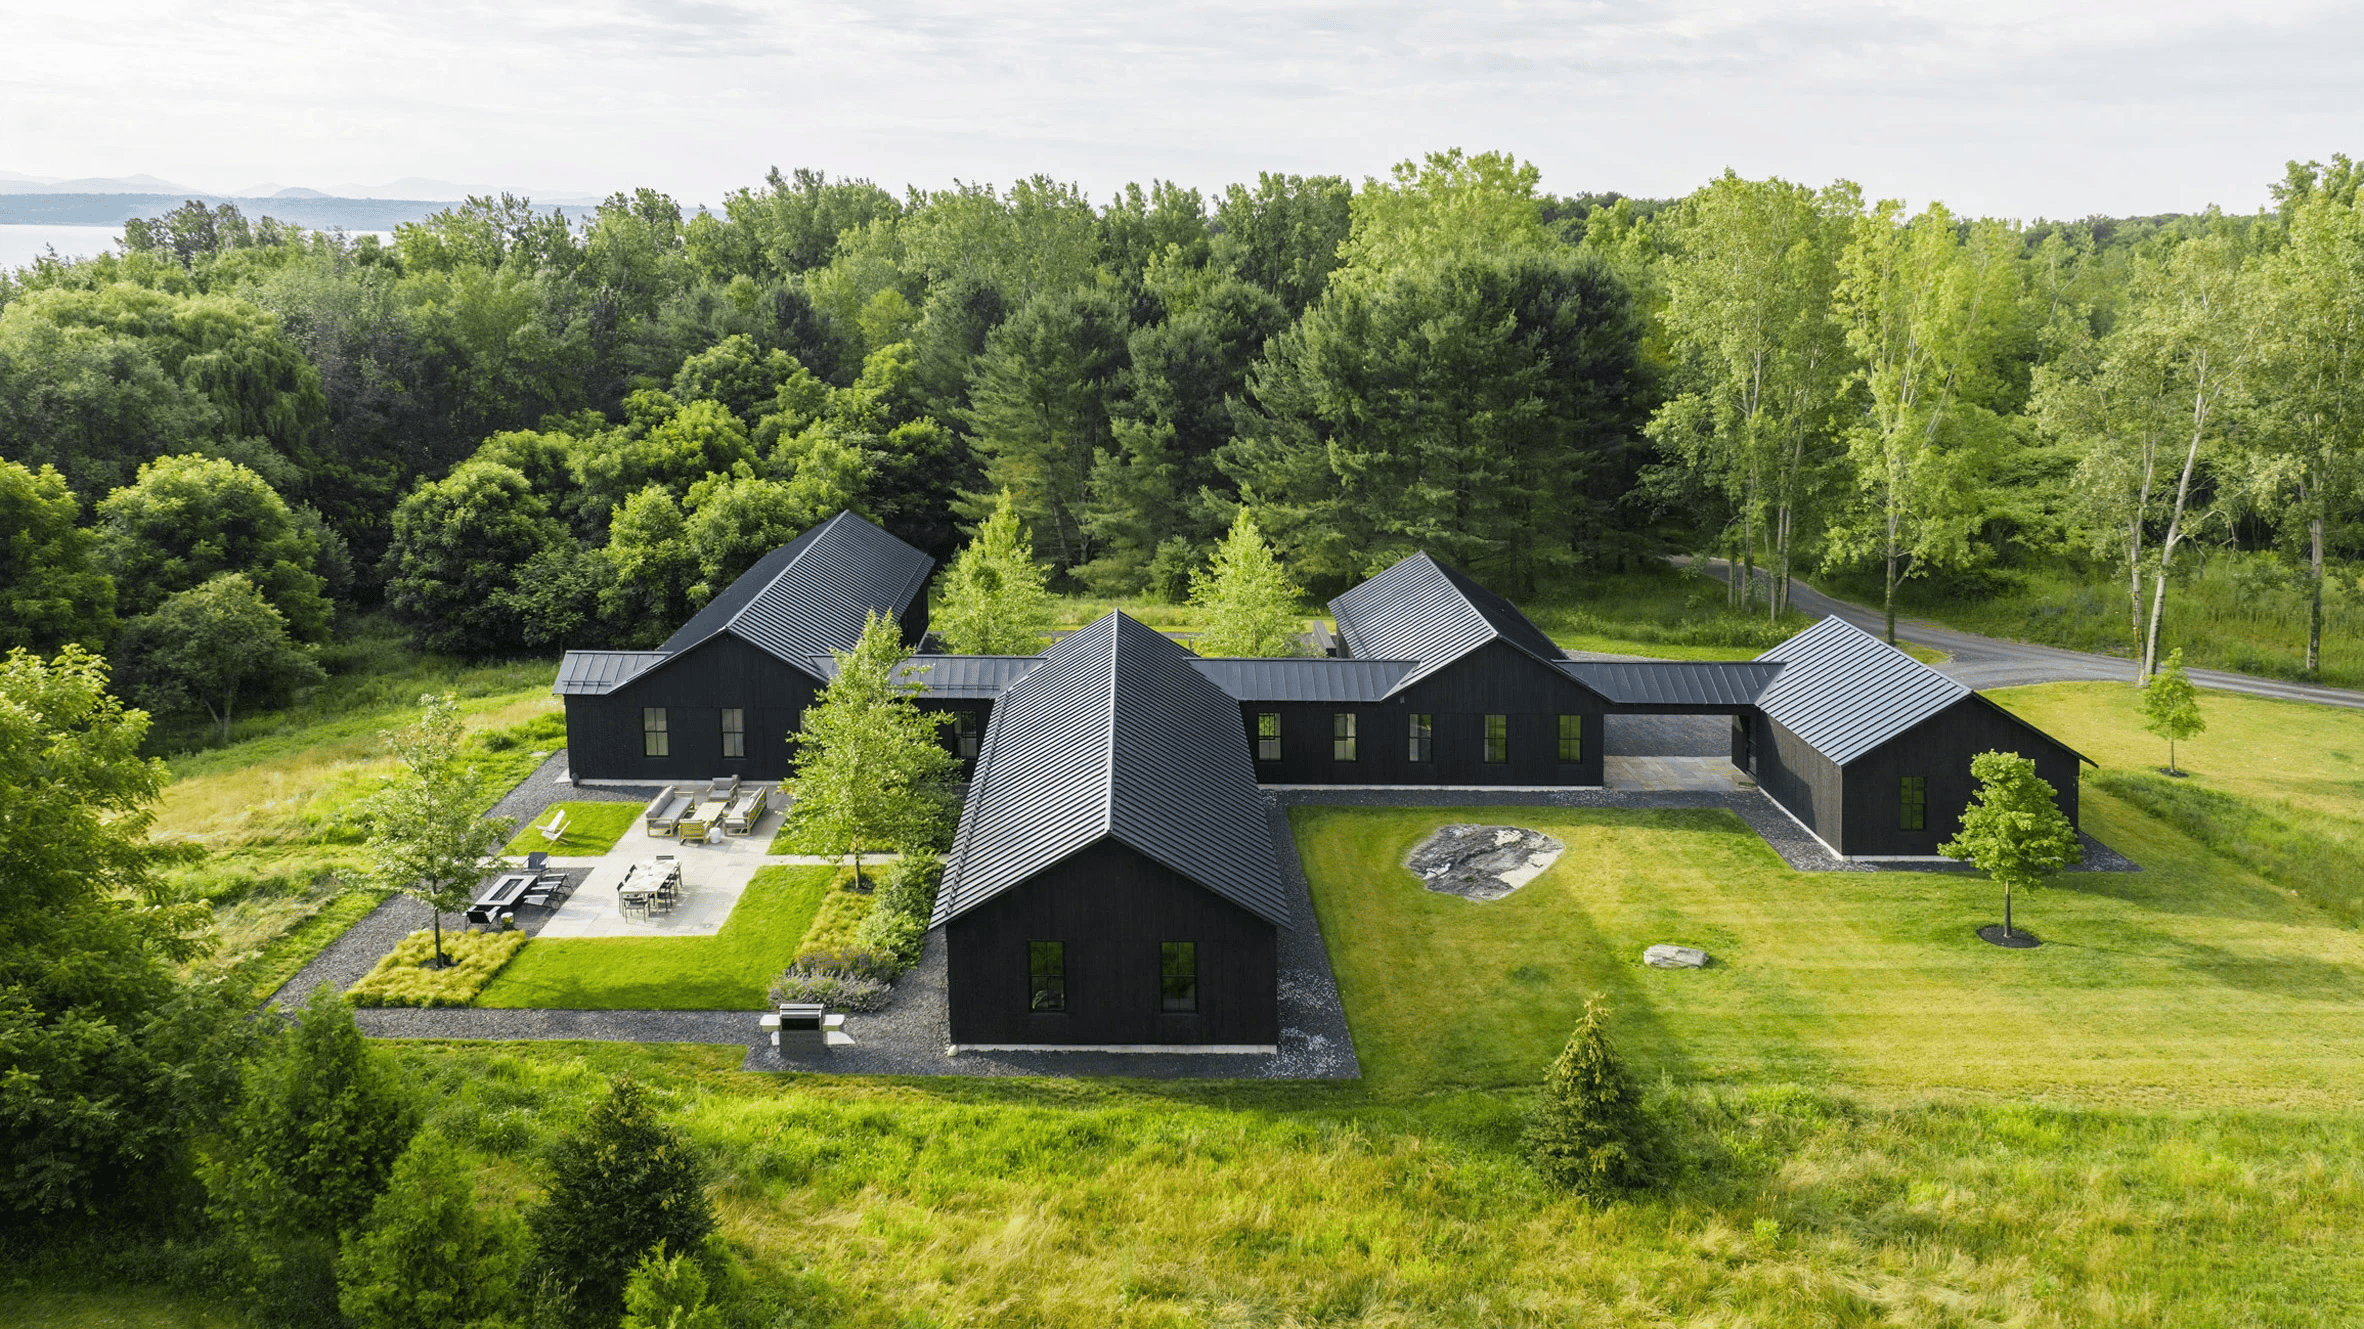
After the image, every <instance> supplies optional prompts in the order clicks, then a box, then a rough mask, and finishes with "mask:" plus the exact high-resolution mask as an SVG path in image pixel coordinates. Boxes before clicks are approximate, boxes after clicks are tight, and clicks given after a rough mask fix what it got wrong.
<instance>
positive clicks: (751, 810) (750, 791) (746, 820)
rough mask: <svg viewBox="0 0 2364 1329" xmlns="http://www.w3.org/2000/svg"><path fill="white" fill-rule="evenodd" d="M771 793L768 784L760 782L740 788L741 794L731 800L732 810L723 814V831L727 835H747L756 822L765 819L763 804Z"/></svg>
mask: <svg viewBox="0 0 2364 1329" xmlns="http://www.w3.org/2000/svg"><path fill="white" fill-rule="evenodd" d="M769 793H770V790H769V788H768V787H767V786H764V785H759V784H752V785H749V786H747V787H746V788H745V789H742V790H740V791H739V796H738V797H737V798H735V799H732V800H731V807H730V811H728V812H726V813H724V814H723V818H722V829H723V832H724V833H725V834H727V835H746V834H748V833H749V832H751V831H753V830H754V829H755V823H757V822H759V821H761V820H763V805H764V803H765V801H766V795H768V794H769Z"/></svg>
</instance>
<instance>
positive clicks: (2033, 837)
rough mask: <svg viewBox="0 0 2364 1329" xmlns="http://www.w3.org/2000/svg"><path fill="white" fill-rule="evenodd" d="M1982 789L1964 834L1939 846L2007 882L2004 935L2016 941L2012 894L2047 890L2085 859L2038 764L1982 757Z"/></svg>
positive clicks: (1974, 770) (1974, 771)
mask: <svg viewBox="0 0 2364 1329" xmlns="http://www.w3.org/2000/svg"><path fill="white" fill-rule="evenodd" d="M1970 774H1971V775H1972V776H1973V777H1975V778H1976V779H1977V781H1978V788H1977V790H1976V791H1975V792H1973V793H1972V794H1971V795H1970V806H1968V807H1966V808H1964V809H1962V826H1961V829H1960V830H1958V831H1956V832H1954V837H1953V838H1952V839H1950V840H1948V841H1946V842H1945V843H1944V844H1941V845H1939V846H1937V852H1938V853H1941V854H1943V855H1945V856H1946V857H1947V858H1959V859H1963V860H1965V861H1967V862H1969V863H1970V864H1971V865H1972V866H1974V867H1976V868H1978V869H1979V870H1980V871H1981V872H1984V873H1986V875H1987V876H1988V877H1989V878H1990V879H1992V880H1994V881H1999V882H2001V883H2003V935H2004V937H2006V938H2008V937H2010V936H2012V935H2013V934H2012V931H2011V892H2012V891H2013V889H2014V888H2017V889H2022V890H2025V889H2030V888H2033V887H2036V886H2041V885H2043V884H2044V882H2045V881H2046V880H2048V879H2049V878H2050V877H2051V876H2052V874H2053V873H2055V872H2058V871H2060V870H2061V869H2062V868H2064V867H2067V866H2068V865H2069V864H2071V863H2075V862H2077V861H2079V860H2081V859H2082V858H2084V856H2085V849H2084V846H2083V845H2081V844H2079V843H2078V841H2077V832H2076V828H2075V827H2073V826H2071V825H2069V819H2068V817H2067V816H2066V815H2065V814H2063V813H2062V812H2061V810H2060V805H2059V804H2058V803H2057V802H2055V801H2054V800H2055V798H2056V797H2057V795H2058V791H2056V790H2054V789H2053V787H2052V783H2051V781H2049V780H2046V779H2045V778H2044V777H2042V776H2040V775H2038V774H2036V763H2035V762H2033V761H2031V760H2029V759H2028V758H2026V757H2022V756H2020V755H2019V754H2018V753H2016V752H1981V753H1979V754H1978V755H1977V756H1975V757H1972V758H1971V759H1970Z"/></svg>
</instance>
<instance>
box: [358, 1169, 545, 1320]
mask: <svg viewBox="0 0 2364 1329" xmlns="http://www.w3.org/2000/svg"><path fill="white" fill-rule="evenodd" d="M469 1171H470V1170H469V1166H468V1165H467V1164H466V1163H465V1162H464V1161H463V1160H462V1159H461V1158H460V1157H459V1156H458V1155H457V1154H456V1153H455V1152H454V1151H453V1149H452V1147H451V1145H450V1144H449V1143H447V1142H446V1141H445V1140H444V1138H443V1137H442V1135H440V1134H438V1133H437V1132H435V1131H432V1130H428V1131H422V1132H421V1133H420V1134H419V1135H418V1136H417V1137H416V1138H415V1139H413V1140H412V1141H411V1145H410V1148H408V1149H407V1150H404V1151H403V1154H402V1157H401V1158H399V1159H397V1160H396V1161H395V1163H394V1171H393V1175H392V1177H391V1179H390V1180H389V1181H388V1182H387V1184H386V1190H385V1193H384V1194H382V1195H380V1196H378V1198H377V1202H376V1203H375V1204H373V1205H371V1206H370V1210H369V1216H368V1217H367V1218H365V1219H364V1220H362V1222H361V1225H360V1226H359V1227H358V1228H356V1229H354V1230H353V1231H352V1232H351V1233H349V1234H348V1235H347V1236H346V1238H345V1243H344V1250H343V1252H342V1254H341V1255H340V1256H339V1257H338V1260H337V1285H338V1291H337V1307H338V1309H340V1310H342V1311H343V1312H344V1313H345V1318H346V1319H347V1320H350V1321H352V1323H353V1325H354V1326H355V1329H471V1326H483V1325H488V1324H492V1323H498V1322H501V1321H502V1320H503V1318H504V1317H506V1316H508V1315H509V1314H510V1313H511V1312H512V1311H513V1310H514V1309H515V1308H516V1302H517V1274H518V1269H519V1266H520V1265H522V1264H523V1263H524V1260H525V1225H524V1224H523V1223H522V1222H520V1221H519V1220H518V1218H517V1215H516V1214H515V1213H513V1212H512V1211H511V1210H509V1209H508V1208H506V1207H501V1208H489V1209H488V1208H485V1207H483V1206H480V1205H478V1204H477V1202H476V1185H475V1182H474V1181H473V1180H472V1179H471V1178H470V1175H469Z"/></svg>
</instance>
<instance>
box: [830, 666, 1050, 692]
mask: <svg viewBox="0 0 2364 1329" xmlns="http://www.w3.org/2000/svg"><path fill="white" fill-rule="evenodd" d="M1041 663H1042V657H1041V656H1039V655H914V656H912V657H911V658H910V659H908V660H905V661H904V662H903V663H902V664H900V665H898V666H896V668H895V681H896V682H898V683H910V684H914V685H916V686H918V687H921V688H924V689H926V692H925V694H924V695H926V696H931V697H959V698H963V699H971V698H980V697H981V698H985V699H987V700H990V699H992V698H995V697H998V696H1000V695H1001V694H1002V692H1003V690H1004V689H1006V688H1008V687H1009V685H1010V684H1012V683H1015V682H1017V681H1018V680H1019V679H1021V678H1024V677H1025V676H1026V674H1027V671H1029V670H1031V669H1033V668H1034V667H1035V666H1036V665H1038V664H1041ZM812 666H813V672H814V673H816V674H818V675H819V676H820V677H821V678H822V679H823V680H827V679H832V678H835V677H837V657H836V656H834V655H821V656H815V657H814V658H813V661H812Z"/></svg>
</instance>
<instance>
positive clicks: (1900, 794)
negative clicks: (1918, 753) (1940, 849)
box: [1896, 775, 1929, 831]
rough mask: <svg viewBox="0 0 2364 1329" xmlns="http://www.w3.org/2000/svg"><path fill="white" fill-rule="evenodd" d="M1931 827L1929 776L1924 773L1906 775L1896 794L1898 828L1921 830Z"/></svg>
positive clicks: (1901, 829)
mask: <svg viewBox="0 0 2364 1329" xmlns="http://www.w3.org/2000/svg"><path fill="white" fill-rule="evenodd" d="M1928 828H1929V778H1928V777H1927V776H1924V775H1908V776H1905V777H1904V784H1903V786H1902V787H1901V788H1900V789H1899V790H1898V791H1897V795H1896V829H1898V830H1900V831H1920V830H1927V829H1928Z"/></svg>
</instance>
